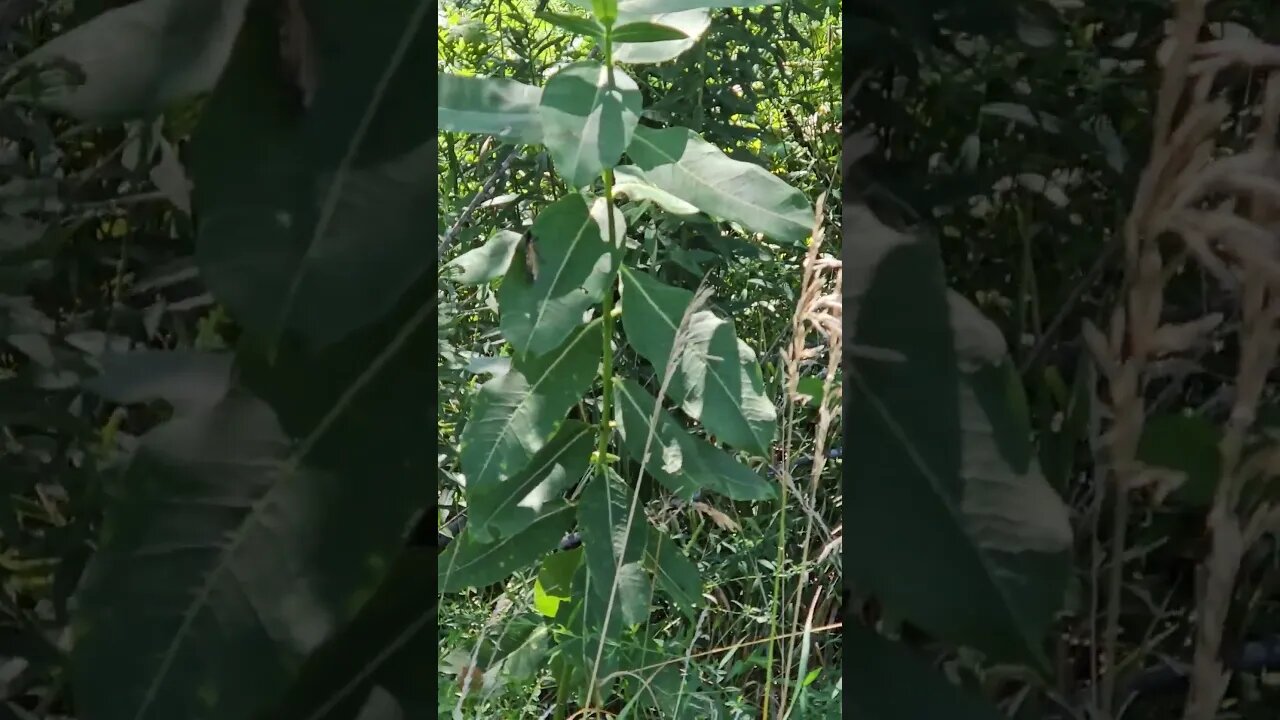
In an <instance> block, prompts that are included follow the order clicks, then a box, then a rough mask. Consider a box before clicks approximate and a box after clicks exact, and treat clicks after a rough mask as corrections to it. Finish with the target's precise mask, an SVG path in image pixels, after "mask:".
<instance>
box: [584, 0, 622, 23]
mask: <svg viewBox="0 0 1280 720" xmlns="http://www.w3.org/2000/svg"><path fill="white" fill-rule="evenodd" d="M591 12H592V13H593V14H594V15H595V16H596V19H597V20H599V21H600V22H602V23H604V24H605V25H613V22H614V21H615V20H617V19H618V0H591Z"/></svg>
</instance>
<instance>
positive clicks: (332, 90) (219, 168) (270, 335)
mask: <svg viewBox="0 0 1280 720" xmlns="http://www.w3.org/2000/svg"><path fill="white" fill-rule="evenodd" d="M427 7H428V6H427V4H426V3H425V2H424V1H423V0H418V2H413V3H409V2H406V3H396V4H393V5H389V6H387V9H385V10H384V11H380V12H367V11H365V10H363V9H361V8H360V7H358V6H354V5H351V4H349V3H343V2H338V0H328V1H327V2H312V3H308V4H307V6H306V9H307V14H308V16H309V19H310V21H311V29H312V32H313V34H314V36H315V39H316V45H317V47H318V48H319V49H320V55H321V57H320V59H321V63H322V65H323V66H324V67H326V68H331V69H330V70H328V71H326V72H325V73H323V74H322V75H321V77H320V84H319V86H318V87H317V89H316V94H315V100H314V103H313V104H312V106H311V108H310V110H309V111H307V112H305V113H304V112H302V111H301V108H300V107H299V105H298V104H297V100H296V98H293V97H290V91H289V89H288V88H287V87H285V86H284V85H283V84H282V83H281V82H280V81H279V79H278V78H277V77H275V76H274V74H273V73H272V72H270V71H269V69H270V68H272V67H274V66H275V64H276V63H277V62H278V60H277V58H276V55H277V54H278V52H279V37H278V27H277V20H276V17H275V15H274V13H273V12H271V11H270V10H271V8H270V6H269V5H254V6H253V7H251V8H250V9H249V11H248V16H247V18H246V22H245V26H244V28H243V31H242V33H241V38H240V41H239V42H238V43H237V45H236V49H235V52H234V53H233V54H232V57H231V61H230V63H229V64H228V66H227V69H226V71H225V73H224V74H223V77H222V80H221V82H220V83H219V85H218V88H217V90H216V91H215V92H214V94H213V97H212V98H211V99H210V101H209V104H208V105H207V106H206V108H205V110H204V112H203V114H202V116H201V121H200V125H199V127H198V128H197V129H196V132H195V136H194V137H193V139H192V147H191V151H192V163H191V171H192V175H193V179H194V181H195V194H194V198H193V200H194V202H195V205H196V207H197V208H198V210H199V212H198V213H197V227H196V259H197V262H198V264H199V266H200V274H201V277H202V278H203V279H204V280H205V281H206V282H207V283H208V285H209V289H210V291H211V292H212V293H213V295H214V296H215V297H216V298H217V299H218V300H219V302H221V303H222V304H224V305H226V306H227V308H228V310H229V311H230V312H231V314H232V316H233V317H234V318H235V320H236V321H237V322H239V323H241V324H242V325H244V326H245V328H246V329H247V330H248V331H249V332H250V333H251V334H254V335H257V336H260V337H263V338H266V339H268V341H269V342H270V343H271V344H272V345H274V344H276V343H277V342H278V341H279V340H280V338H281V336H282V335H284V334H286V333H288V334H293V335H296V336H297V337H299V338H300V339H301V340H303V341H304V343H306V344H308V345H314V346H317V347H321V346H324V345H326V344H329V343H332V342H334V341H336V340H338V339H340V338H342V337H344V336H346V335H347V334H349V333H350V332H352V331H353V330H355V329H356V328H359V327H361V326H364V325H366V324H368V323H370V322H371V321H373V320H375V319H377V318H378V317H380V316H382V315H384V314H385V313H387V312H388V311H389V310H390V309H391V308H392V307H393V306H394V305H395V303H396V301H397V300H398V299H399V298H400V296H401V295H403V294H404V292H405V291H406V290H407V289H408V287H409V286H410V285H411V284H413V283H414V282H415V281H416V280H417V279H418V278H419V277H420V276H421V275H422V274H423V273H424V272H425V271H426V269H427V268H429V267H430V266H431V265H432V263H433V262H434V261H435V260H434V251H433V249H432V248H431V247H430V246H429V243H425V242H423V238H422V234H421V227H422V226H423V225H426V224H428V223H429V222H430V221H431V219H432V218H431V215H432V213H433V212H434V211H433V209H432V208H433V207H434V202H435V182H436V170H435V142H436V138H435V136H434V134H433V132H432V129H431V128H430V127H429V126H430V122H429V121H428V118H429V117H430V115H429V113H430V106H429V105H428V103H427V98H426V94H425V93H423V92H421V88H422V87H423V86H424V84H425V83H427V82H428V81H429V76H427V75H426V74H425V72H426V71H425V68H426V67H427V59H428V56H429V55H430V54H431V53H433V52H434V50H433V47H434V46H433V45H432V44H431V42H430V38H429V37H428V33H427V32H426V15H427ZM373 239H376V242H373V241H372V240H373Z"/></svg>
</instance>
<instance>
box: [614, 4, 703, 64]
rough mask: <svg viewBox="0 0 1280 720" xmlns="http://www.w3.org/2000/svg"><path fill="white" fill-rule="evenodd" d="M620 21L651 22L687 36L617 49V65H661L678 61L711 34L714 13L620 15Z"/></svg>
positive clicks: (700, 11)
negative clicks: (684, 53)
mask: <svg viewBox="0 0 1280 720" xmlns="http://www.w3.org/2000/svg"><path fill="white" fill-rule="evenodd" d="M618 22H620V23H634V22H649V23H653V24H655V25H661V26H663V27H669V28H675V29H676V30H678V31H680V34H681V35H683V36H684V37H683V38H680V39H676V40H667V41H665V42H643V43H625V42H620V43H618V44H617V45H614V47H613V59H614V60H615V61H617V62H620V63H628V64H632V65H639V64H643V63H660V62H666V61H668V60H674V59H676V58H677V57H679V56H680V55H681V53H683V52H684V51H686V50H688V49H689V48H691V47H693V46H694V44H695V43H697V42H698V39H699V38H701V37H702V35H703V33H705V32H706V31H707V28H709V27H711V13H709V12H707V11H706V10H701V9H699V10H686V11H683V12H673V13H659V14H657V15H649V14H645V13H630V12H625V13H624V12H619V14H618Z"/></svg>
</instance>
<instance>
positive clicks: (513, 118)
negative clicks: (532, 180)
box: [436, 73, 542, 144]
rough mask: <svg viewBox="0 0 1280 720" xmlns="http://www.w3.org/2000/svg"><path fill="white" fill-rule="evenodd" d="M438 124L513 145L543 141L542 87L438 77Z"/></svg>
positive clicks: (493, 79) (501, 81)
mask: <svg viewBox="0 0 1280 720" xmlns="http://www.w3.org/2000/svg"><path fill="white" fill-rule="evenodd" d="M436 81H437V83H438V88H439V89H438V90H437V91H436V98H437V99H436V103H437V106H436V121H437V123H439V125H440V129H441V130H443V131H449V132H465V133H478V134H484V135H493V136H495V137H497V138H499V139H502V140H507V141H510V142H522V143H529V144H535V143H540V142H542V121H541V120H540V119H539V118H538V104H539V103H540V102H541V101H542V88H539V87H534V86H532V85H525V84H524V83H522V82H517V81H515V80H509V79H507V78H486V77H465V76H461V75H446V74H445V73H440V75H439V77H438V78H436Z"/></svg>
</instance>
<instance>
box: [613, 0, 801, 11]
mask: <svg viewBox="0 0 1280 720" xmlns="http://www.w3.org/2000/svg"><path fill="white" fill-rule="evenodd" d="M779 2H781V0H618V12H619V13H624V12H625V13H635V14H641V13H649V14H653V13H669V12H682V11H684V10H694V9H698V8H708V9H711V8H735V7H764V6H766V5H777V4H778V3H779Z"/></svg>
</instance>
